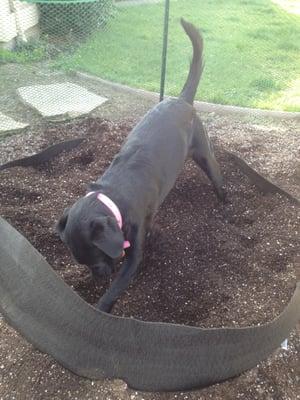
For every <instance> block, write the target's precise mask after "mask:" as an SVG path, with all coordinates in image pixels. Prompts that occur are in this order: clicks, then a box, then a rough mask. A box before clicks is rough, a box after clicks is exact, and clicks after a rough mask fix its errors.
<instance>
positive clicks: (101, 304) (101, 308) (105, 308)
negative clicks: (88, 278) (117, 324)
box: [95, 299, 113, 313]
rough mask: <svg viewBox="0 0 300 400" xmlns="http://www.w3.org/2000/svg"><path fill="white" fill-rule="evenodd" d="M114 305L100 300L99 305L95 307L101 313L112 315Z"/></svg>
mask: <svg viewBox="0 0 300 400" xmlns="http://www.w3.org/2000/svg"><path fill="white" fill-rule="evenodd" d="M112 306H113V305H112V304H111V303H107V302H105V301H102V299H100V300H99V301H98V303H97V304H96V305H95V307H96V308H97V310H99V311H103V312H106V313H110V311H111V309H112Z"/></svg>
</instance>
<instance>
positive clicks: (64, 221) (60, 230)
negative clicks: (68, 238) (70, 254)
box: [55, 208, 70, 240]
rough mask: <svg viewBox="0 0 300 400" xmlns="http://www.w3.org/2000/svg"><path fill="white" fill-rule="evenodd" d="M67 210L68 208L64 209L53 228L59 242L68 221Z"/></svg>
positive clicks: (62, 238)
mask: <svg viewBox="0 0 300 400" xmlns="http://www.w3.org/2000/svg"><path fill="white" fill-rule="evenodd" d="M69 210H70V209H69V208H65V209H64V213H63V215H62V216H61V217H60V219H59V221H58V223H57V224H56V226H55V231H56V233H57V234H58V235H59V237H60V238H61V240H64V231H65V227H66V225H67V221H68V216H69Z"/></svg>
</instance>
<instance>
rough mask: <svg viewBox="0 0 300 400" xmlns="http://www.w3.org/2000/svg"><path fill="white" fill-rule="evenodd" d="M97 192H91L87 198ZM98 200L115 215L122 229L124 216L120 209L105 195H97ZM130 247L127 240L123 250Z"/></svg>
mask: <svg viewBox="0 0 300 400" xmlns="http://www.w3.org/2000/svg"><path fill="white" fill-rule="evenodd" d="M94 193H96V192H89V193H87V194H86V195H85V197H88V196H90V195H91V194H94ZM97 199H98V200H99V201H101V203H103V204H104V205H105V206H106V207H107V208H108V209H109V210H110V211H111V212H112V214H113V215H114V217H115V218H116V220H117V223H118V225H119V228H120V229H122V226H123V220H122V215H121V212H120V210H119V207H118V206H117V205H116V204H115V203H114V202H113V201H112V200H111V199H110V198H109V197H107V196H106V195H105V194H103V193H98V194H97ZM128 247H130V242H129V241H128V240H125V241H124V243H123V249H127V248H128Z"/></svg>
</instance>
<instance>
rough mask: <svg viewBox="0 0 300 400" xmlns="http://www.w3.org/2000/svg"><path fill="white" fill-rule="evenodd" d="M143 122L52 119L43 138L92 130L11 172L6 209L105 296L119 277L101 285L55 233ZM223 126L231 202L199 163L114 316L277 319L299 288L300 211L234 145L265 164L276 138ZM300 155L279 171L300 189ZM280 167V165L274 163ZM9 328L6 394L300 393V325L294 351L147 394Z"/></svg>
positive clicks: (217, 321) (188, 172)
mask: <svg viewBox="0 0 300 400" xmlns="http://www.w3.org/2000/svg"><path fill="white" fill-rule="evenodd" d="M213 121H214V122H211V121H208V124H211V125H213V124H215V127H216V126H218V123H220V120H218V119H216V118H214V119H213ZM131 127H132V122H123V123H120V122H112V121H109V120H103V119H100V118H87V119H84V120H83V121H81V122H72V123H65V124H60V125H55V126H54V125H53V126H49V127H47V128H46V129H45V130H44V131H43V132H42V133H41V134H40V135H39V136H38V140H37V141H38V143H39V148H43V147H45V146H47V145H50V144H53V143H55V142H57V141H60V140H62V139H65V138H66V139H67V138H71V137H72V138H73V137H81V136H83V137H85V141H84V143H83V144H82V145H80V147H78V148H77V149H75V150H73V151H72V152H70V153H68V154H63V155H61V156H59V157H57V158H56V159H55V160H54V161H53V162H51V163H48V164H47V165H43V166H40V167H39V168H38V169H33V168H28V169H25V168H14V169H11V170H6V171H3V172H2V173H1V182H0V190H1V205H0V210H1V215H2V216H3V217H4V218H6V219H7V220H8V221H9V222H10V223H11V224H12V225H14V226H15V227H16V228H17V229H18V230H20V231H21V232H22V233H23V234H24V235H25V236H26V237H27V238H28V239H29V240H30V241H31V243H32V244H33V245H34V246H35V247H36V248H37V249H38V250H39V251H40V252H41V253H42V254H43V255H44V256H45V257H46V259H47V260H48V262H49V263H50V264H51V265H52V266H53V268H54V269H55V270H56V271H58V273H59V274H60V275H61V276H62V278H63V279H64V280H65V281H66V282H67V283H68V284H69V285H70V286H72V287H73V288H74V290H76V291H77V292H78V293H79V294H80V295H81V296H82V297H83V298H84V299H85V300H86V301H88V302H90V303H94V302H95V301H97V299H98V298H99V297H100V296H101V295H102V294H103V293H104V291H105V290H106V289H107V287H108V285H109V283H110V282H108V281H102V282H100V283H98V284H95V282H93V281H92V279H91V276H90V274H89V272H88V270H87V269H86V268H85V267H83V266H78V265H75V264H74V262H73V260H72V258H71V257H70V254H69V252H68V250H67V248H66V247H65V246H64V245H63V244H62V243H61V241H60V240H59V239H58V237H57V236H56V235H55V232H54V224H55V222H56V221H57V219H58V218H59V216H60V215H61V213H62V211H63V209H64V207H67V206H68V205H70V204H72V202H74V201H75V200H76V199H77V198H78V197H79V196H82V195H84V194H85V193H86V190H87V184H88V183H89V182H91V181H93V180H95V179H97V178H98V176H99V175H101V173H103V171H104V170H105V169H106V168H107V167H108V165H109V163H110V162H111V160H112V158H113V156H114V155H115V154H116V153H117V152H118V150H119V148H120V146H121V144H122V142H123V141H124V139H125V138H126V135H127V134H128V132H129V131H130V129H131ZM259 129H261V128H258V129H257V130H259ZM216 131H218V129H216ZM232 131H234V129H232ZM232 131H231V132H232ZM274 132H275V131H274V130H271V133H272V135H276V133H274ZM219 133H220V134H219V135H218V136H214V143H215V147H216V156H217V158H218V160H219V162H220V164H221V169H222V171H223V174H224V177H225V182H226V189H227V193H228V196H227V199H228V202H227V203H226V204H222V203H220V202H219V201H218V199H217V198H216V196H215V194H214V192H213V190H212V186H211V184H210V182H209V181H208V179H207V178H206V177H205V175H204V174H203V173H202V172H201V171H200V170H199V169H198V168H197V167H196V166H195V165H194V164H193V163H192V162H190V161H189V162H187V164H186V167H185V169H184V170H183V172H182V174H181V175H180V177H179V178H178V180H177V182H176V185H175V187H174V189H173V190H172V191H171V193H170V194H169V196H168V197H167V199H166V201H165V202H164V204H163V205H162V207H161V208H160V210H159V213H158V214H157V217H156V219H155V224H154V226H153V229H152V231H151V232H150V236H149V237H148V239H147V242H146V246H145V252H144V260H143V264H142V266H141V269H140V273H139V275H138V277H137V278H136V279H135V281H134V282H133V283H132V285H131V286H130V288H129V289H128V290H127V291H126V293H125V294H124V295H123V296H122V297H121V298H120V299H119V300H118V302H117V303H116V305H115V306H114V308H113V310H112V312H113V313H114V314H116V315H122V316H133V317H135V318H139V319H143V320H149V321H165V322H176V323H180V324H190V325H195V326H201V327H220V326H247V325H252V324H261V323H263V322H266V321H269V320H271V319H272V318H274V317H275V316H276V315H278V314H279V313H280V311H281V310H282V309H283V308H284V306H285V305H286V303H287V302H288V300H289V298H290V297H291V294H292V292H293V289H294V286H295V282H296V277H297V276H298V278H299V275H300V263H299V243H298V242H299V240H298V232H299V222H300V219H299V214H298V210H297V209H296V208H295V207H294V206H293V205H292V204H291V203H290V202H289V201H288V200H287V199H285V198H283V197H282V196H279V195H276V196H263V195H262V193H260V192H259V191H258V190H257V189H256V188H255V187H254V186H253V185H251V183H250V182H249V181H248V180H247V178H245V177H244V176H243V175H242V174H241V173H240V171H239V170H238V169H237V168H236V166H235V165H234V164H233V163H232V161H231V160H230V159H229V157H228V156H227V155H226V153H225V152H224V146H226V144H228V143H230V150H231V151H233V150H234V151H236V152H238V153H240V154H242V155H243V157H245V158H246V159H247V158H248V159H250V160H251V161H252V162H253V164H255V166H257V167H258V168H260V167H261V165H266V164H264V162H263V160H264V159H266V155H265V153H264V147H263V146H264V145H265V143H266V140H265V141H264V140H263V138H261V137H260V138H259V139H260V140H259V139H258V140H257V141H255V140H253V135H252V136H249V137H252V139H251V140H250V139H249V140H248V141H247V140H246V141H245V140H243V141H242V140H241V141H240V142H239V141H238V140H231V141H230V136H228V135H227V136H226V135H225V134H224V133H222V129H221V127H220V129H219ZM253 134H254V135H255V129H253ZM226 147H228V146H226ZM291 147H292V146H291ZM3 148H5V146H4V147H3ZM9 148H14V147H9ZM293 149H294V147H293ZM257 150H263V151H262V152H261V153H259V151H257ZM11 154H13V152H12V153H11ZM258 154H259V155H260V156H258ZM295 154H296V150H295ZM255 155H256V157H255ZM268 159H269V158H268ZM3 161H4V160H3ZM5 161H6V160H5ZM292 161H295V159H294V160H292V158H289V160H288V163H287V164H285V165H283V164H282V165H281V168H277V172H276V174H274V176H275V177H279V181H280V180H282V181H284V182H285V188H286V189H289V190H290V191H291V192H292V193H293V194H295V195H298V194H299V187H298V189H297V173H294V171H297V168H298V167H297V165H296V164H295V162H294V164H293V162H292ZM269 163H270V161H269ZM271 164H272V163H271ZM268 165H269V164H267V167H265V169H266V170H267V169H268ZM272 165H273V168H272V171H274V170H275V169H274V161H273V164H272ZM297 190H298V191H297ZM120 267H121V266H120ZM0 336H1V339H2V338H3V339H2V340H1V344H0V384H1V386H0V399H14V398H16V399H27V398H28V399H29V398H30V399H48V398H49V399H50V398H51V399H65V398H72V399H76V398H78V399H88V398H90V399H97V398H98V399H137V400H142V399H145V400H146V399H147V400H148V399H173V398H174V399H188V400H190V399H209V398H213V399H235V398H243V399H256V398H257V399H292V400H294V399H298V398H300V393H299V351H300V340H299V335H297V332H296V330H295V331H294V332H293V333H292V335H291V337H290V338H289V342H288V350H287V351H285V350H282V349H281V350H280V349H279V350H278V351H277V352H276V354H274V355H272V356H271V357H270V358H269V359H268V360H267V361H265V362H263V363H261V364H260V365H259V366H257V367H256V368H254V369H252V370H251V371H248V372H246V373H244V374H242V375H241V376H240V377H237V378H235V379H232V380H229V381H227V382H224V383H222V384H218V385H214V386H212V387H210V388H206V389H203V390H199V391H195V392H187V393H176V394H175V393H172V394H152V393H140V392H134V391H132V390H130V389H129V388H128V387H127V386H126V384H125V383H124V382H121V381H112V382H111V381H101V382H100V381H97V382H91V381H89V380H86V379H81V378H78V377H76V376H74V375H73V374H71V373H70V372H68V371H66V370H64V369H63V368H62V367H60V366H59V365H57V364H56V363H55V361H53V360H52V359H51V358H50V357H49V356H47V355H45V354H42V353H40V352H38V351H36V350H34V349H33V348H32V347H31V346H30V345H28V344H27V343H26V342H25V341H24V340H23V339H21V337H20V336H19V335H17V334H16V333H15V332H14V331H13V330H12V329H11V328H9V327H8V326H7V325H5V324H4V323H3V322H1V321H0Z"/></svg>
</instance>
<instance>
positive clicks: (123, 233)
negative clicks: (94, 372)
mask: <svg viewBox="0 0 300 400" xmlns="http://www.w3.org/2000/svg"><path fill="white" fill-rule="evenodd" d="M181 24H182V26H183V28H184V30H185V32H186V33H187V35H188V36H189V38H190V40H191V42H192V44H193V59H192V63H191V66H190V71H189V75H188V78H187V81H186V83H185V85H184V87H183V90H182V92H181V94H180V96H179V98H178V99H169V100H165V101H163V102H161V103H160V104H158V105H157V106H155V107H154V108H153V109H152V110H151V111H150V112H148V113H147V114H146V116H145V117H144V118H143V120H142V121H141V122H140V123H139V124H138V125H137V126H136V127H135V128H134V129H133V131H132V132H131V133H130V135H129V136H128V138H127V140H126V142H125V144H124V145H123V147H122V149H121V151H120V153H119V154H118V155H117V156H116V157H115V158H114V160H113V162H112V163H111V165H110V167H109V168H108V170H107V171H106V172H105V173H104V175H103V176H102V177H101V178H100V179H99V180H98V181H97V182H96V183H94V184H91V186H90V192H89V193H88V195H87V196H85V197H83V198H80V199H79V200H78V201H77V202H76V203H75V204H74V205H73V206H72V207H71V208H70V209H68V210H65V212H64V215H63V216H62V218H61V219H60V221H59V222H58V225H57V230H58V232H59V234H60V237H61V239H62V240H63V241H64V242H65V243H66V244H67V245H68V246H69V247H70V249H71V252H72V254H73V256H74V257H75V259H76V260H77V261H78V262H79V263H81V264H85V265H87V266H88V267H89V268H90V269H91V271H92V272H93V274H95V275H102V274H109V273H111V269H112V268H113V265H114V264H115V262H116V261H118V260H120V258H121V257H122V256H123V255H124V254H125V251H124V248H126V255H125V261H124V263H123V265H122V266H121V269H120V271H119V274H118V276H117V278H116V279H115V280H114V282H113V283H112V285H111V287H110V288H109V290H108V291H107V292H106V293H105V295H104V296H103V297H102V298H101V299H100V301H99V303H98V305H97V307H98V308H99V309H100V310H103V311H107V312H109V311H110V309H111V307H112V306H113V304H114V302H115V301H116V300H117V298H118V297H119V296H120V294H121V293H122V292H123V291H124V290H125V289H126V288H127V287H128V285H129V283H130V281H131V280H132V278H133V277H134V275H135V274H136V271H137V268H138V266H139V264H140V262H141V259H142V250H143V243H144V238H145V234H146V232H147V231H148V230H149V228H150V226H151V222H152V219H153V217H154V215H155V213H156V212H157V210H158V207H159V206H160V205H161V203H162V202H163V200H164V199H165V197H166V196H167V194H168V193H169V191H170V190H171V189H172V187H173V185H174V183H175V181H176V178H177V176H178V175H179V173H180V171H181V169H182V167H183V165H184V162H185V160H186V158H187V157H188V156H191V157H192V158H193V160H194V161H195V162H196V163H197V164H198V165H199V166H200V167H201V168H202V169H203V170H204V171H205V173H206V174H207V176H208V177H209V179H210V180H211V181H212V183H213V185H214V188H215V190H216V192H217V194H218V196H219V197H220V198H221V199H224V192H223V188H222V177H221V174H220V170H219V166H218V164H217V162H216V160H215V157H214V154H213V150H212V148H211V145H210V142H209V139H208V136H207V133H206V131H205V129H204V127H203V125H202V123H201V121H200V119H199V117H198V116H197V114H196V111H195V109H194V108H193V107H192V104H193V100H194V96H195V93H196V90H197V86H198V83H199V80H200V76H201V72H202V47H203V44H202V38H201V36H200V34H199V32H198V31H197V29H196V28H195V27H194V26H193V25H192V24H190V23H188V22H185V21H184V20H181ZM122 218H123V220H122Z"/></svg>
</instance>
